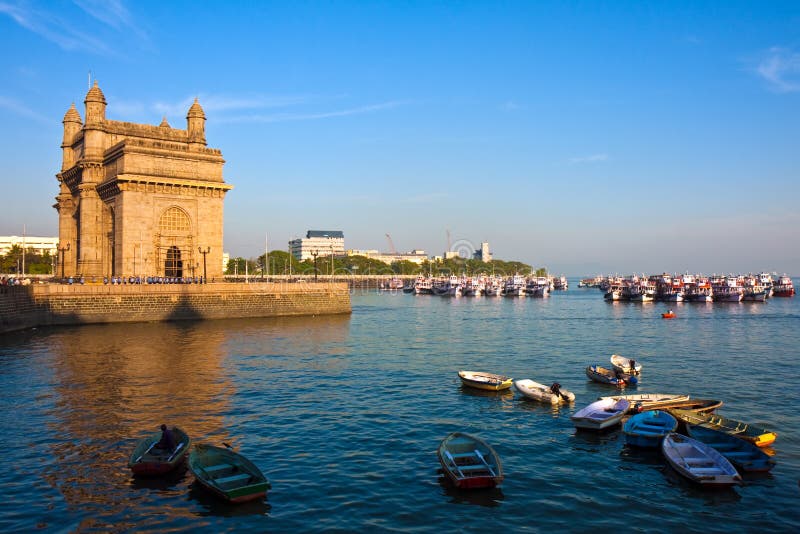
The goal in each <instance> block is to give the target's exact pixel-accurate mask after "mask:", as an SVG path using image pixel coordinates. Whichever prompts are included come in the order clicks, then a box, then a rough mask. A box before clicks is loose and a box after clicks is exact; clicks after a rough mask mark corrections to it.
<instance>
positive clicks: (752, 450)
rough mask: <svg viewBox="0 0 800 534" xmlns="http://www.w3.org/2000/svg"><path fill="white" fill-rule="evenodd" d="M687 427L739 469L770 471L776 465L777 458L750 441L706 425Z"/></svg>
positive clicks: (696, 437)
mask: <svg viewBox="0 0 800 534" xmlns="http://www.w3.org/2000/svg"><path fill="white" fill-rule="evenodd" d="M686 429H687V431H688V432H689V435H690V436H691V437H693V438H694V439H696V440H697V441H702V442H703V443H705V444H706V445H708V446H710V447H713V448H714V449H716V450H717V451H718V452H719V453H720V454H722V456H724V457H725V458H727V459H728V461H729V462H730V463H732V464H733V465H734V467H736V468H737V469H738V470H739V471H742V472H758V471H769V470H770V469H772V468H773V467H774V466H775V460H773V459H772V458H770V456H769V455H768V454H767V453H765V452H764V451H763V450H761V449H759V448H758V447H756V446H755V445H753V444H752V443H750V442H749V441H745V440H743V439H739V438H737V437H736V436H734V435H731V434H728V433H727V432H723V431H721V430H715V429H713V428H707V427H704V426H696V425H687V426H686Z"/></svg>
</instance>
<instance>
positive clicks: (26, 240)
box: [0, 235, 58, 256]
mask: <svg viewBox="0 0 800 534" xmlns="http://www.w3.org/2000/svg"><path fill="white" fill-rule="evenodd" d="M15 245H17V246H19V247H20V248H24V249H25V250H26V251H28V250H30V249H33V250H34V251H35V252H36V253H37V254H44V253H45V252H49V253H50V255H51V256H55V255H56V254H57V251H58V238H57V237H35V236H30V235H27V236H17V235H6V236H0V255H5V254H8V253H9V252H11V249H12V248H13V247H14V246H15Z"/></svg>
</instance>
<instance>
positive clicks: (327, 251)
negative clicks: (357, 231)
mask: <svg viewBox="0 0 800 534" xmlns="http://www.w3.org/2000/svg"><path fill="white" fill-rule="evenodd" d="M289 250H290V252H291V254H292V256H294V258H295V259H296V260H299V261H303V260H308V259H312V258H313V257H314V254H316V255H317V256H331V255H333V256H344V255H345V252H344V232H342V231H341V230H309V231H308V232H306V236H305V237H302V238H299V239H293V240H291V241H289Z"/></svg>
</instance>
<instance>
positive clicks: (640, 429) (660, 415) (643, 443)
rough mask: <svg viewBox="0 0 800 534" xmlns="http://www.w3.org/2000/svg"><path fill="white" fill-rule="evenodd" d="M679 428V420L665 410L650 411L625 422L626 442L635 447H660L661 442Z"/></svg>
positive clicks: (623, 429)
mask: <svg viewBox="0 0 800 534" xmlns="http://www.w3.org/2000/svg"><path fill="white" fill-rule="evenodd" d="M676 428H678V420H677V419H675V418H674V417H672V416H671V415H670V414H669V413H668V412H665V411H664V410H648V411H646V412H641V413H637V414H635V415H634V416H633V417H631V418H630V419H628V420H627V421H626V422H625V425H624V426H623V427H622V431H623V432H624V433H625V442H626V443H627V444H628V445H633V446H634V447H658V446H659V445H661V440H662V439H664V436H666V435H667V434H669V433H670V432H674V431H675V429H676Z"/></svg>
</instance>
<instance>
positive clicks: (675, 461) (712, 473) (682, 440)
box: [661, 432, 742, 487]
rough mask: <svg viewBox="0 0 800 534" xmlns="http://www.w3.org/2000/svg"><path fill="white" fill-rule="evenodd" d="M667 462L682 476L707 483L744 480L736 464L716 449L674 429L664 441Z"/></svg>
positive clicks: (727, 484)
mask: <svg viewBox="0 0 800 534" xmlns="http://www.w3.org/2000/svg"><path fill="white" fill-rule="evenodd" d="M661 451H662V452H663V453H664V457H665V458H666V459H667V462H669V464H670V465H671V466H672V467H673V468H675V470H676V471H677V472H678V473H680V474H681V475H682V476H684V477H686V478H688V479H689V480H691V481H692V482H696V483H698V484H700V485H701V486H703V487H730V486H735V485H737V484H741V483H742V477H741V475H739V473H737V472H736V468H735V467H733V465H732V464H731V463H730V462H729V461H728V460H727V459H725V457H724V456H722V455H721V454H720V453H719V452H717V450H716V449H713V448H711V447H709V446H708V445H706V444H705V443H703V442H701V441H697V440H696V439H692V438H690V437H687V436H682V435H681V434H676V433H675V432H672V433H670V434H667V435H666V436H665V437H664V440H663V441H662V442H661Z"/></svg>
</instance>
